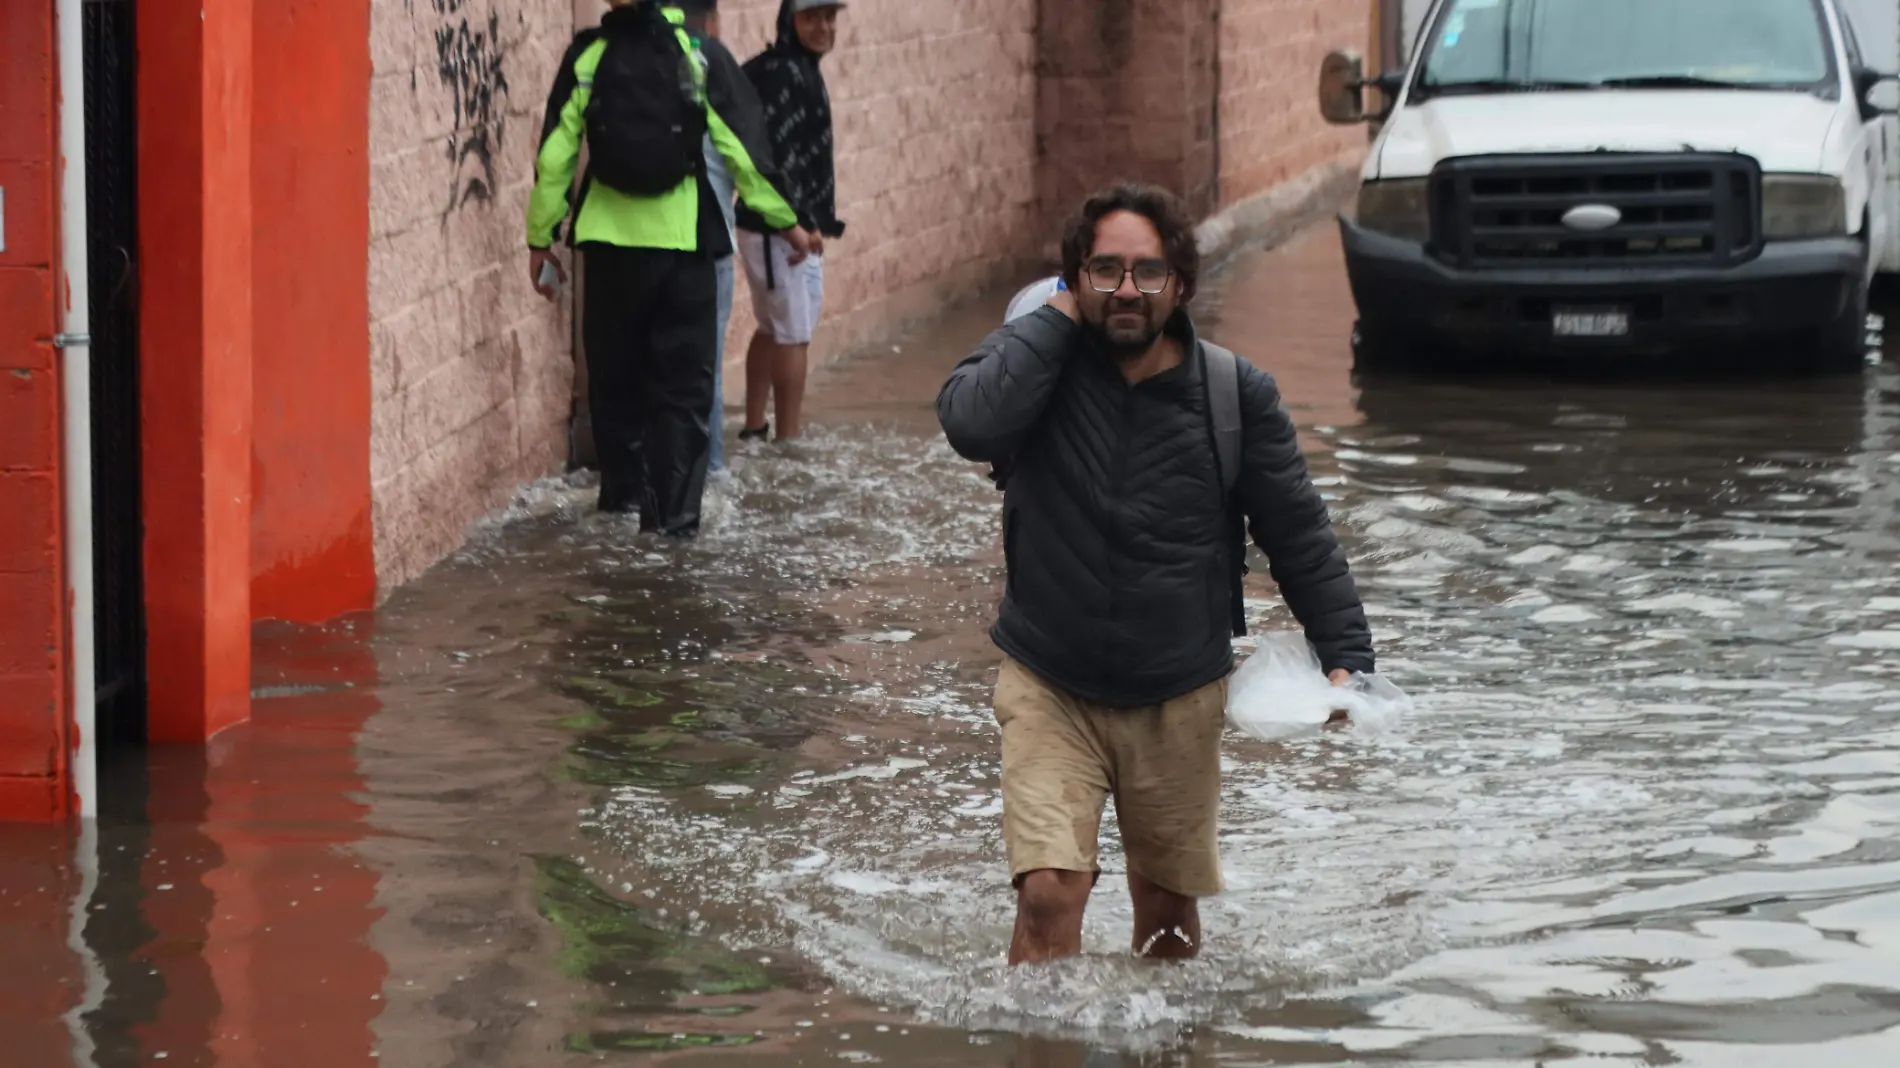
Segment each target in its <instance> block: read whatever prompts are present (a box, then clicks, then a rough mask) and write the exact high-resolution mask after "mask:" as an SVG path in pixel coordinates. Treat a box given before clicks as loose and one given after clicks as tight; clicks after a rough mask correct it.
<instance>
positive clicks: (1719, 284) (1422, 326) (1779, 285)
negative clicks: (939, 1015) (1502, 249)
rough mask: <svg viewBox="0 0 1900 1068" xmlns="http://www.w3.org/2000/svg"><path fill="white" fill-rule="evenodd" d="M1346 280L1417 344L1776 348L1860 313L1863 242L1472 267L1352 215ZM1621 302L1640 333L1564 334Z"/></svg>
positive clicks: (1509, 348)
mask: <svg viewBox="0 0 1900 1068" xmlns="http://www.w3.org/2000/svg"><path fill="white" fill-rule="evenodd" d="M1339 228H1340V236H1341V239H1342V241H1343V243H1344V245H1345V250H1346V273H1347V276H1348V277H1349V278H1350V279H1351V282H1352V295H1353V300H1354V301H1355V302H1356V303H1357V304H1358V307H1359V318H1360V322H1361V325H1362V329H1364V330H1365V332H1367V333H1368V334H1370V335H1373V336H1378V337H1386V338H1394V339H1401V340H1404V341H1406V342H1408V343H1423V344H1427V345H1440V346H1447V347H1453V348H1458V349H1464V350H1469V351H1479V352H1492V353H1497V352H1509V353H1512V354H1522V355H1528V356H1537V355H1549V356H1559V355H1564V354H1567V353H1587V352H1591V351H1597V352H1605V353H1610V352H1628V353H1650V352H1666V351H1673V350H1677V349H1682V348H1687V347H1702V346H1737V345H1746V344H1750V343H1754V344H1760V343H1763V342H1771V343H1772V342H1773V341H1775V340H1777V339H1784V338H1788V337H1791V336H1795V335H1799V334H1802V333H1806V332H1810V331H1814V330H1818V329H1821V328H1823V327H1826V326H1828V325H1830V324H1832V323H1835V322H1837V321H1838V320H1839V318H1840V316H1841V315H1842V314H1843V313H1844V312H1846V310H1847V309H1848V308H1849V307H1851V306H1852V302H1853V301H1854V300H1855V299H1856V295H1857V290H1858V288H1859V286H1860V285H1861V284H1862V271H1863V270H1864V265H1865V263H1866V259H1865V253H1864V252H1863V250H1862V248H1861V244H1860V241H1859V239H1858V238H1853V237H1832V238H1820V239H1816V240H1809V241H1785V242H1773V243H1770V244H1768V245H1767V246H1765V247H1764V248H1763V250H1762V252H1761V254H1760V255H1759V256H1757V257H1755V258H1754V259H1751V260H1749V261H1747V262H1745V263H1742V264H1738V265H1736V266H1733V267H1663V266H1649V265H1617V264H1604V263H1598V264H1593V265H1592V266H1589V267H1566V268H1547V267H1523V268H1508V269H1484V270H1467V269H1461V268H1456V267H1450V266H1447V265H1446V264H1444V263H1441V262H1439V261H1438V260H1437V259H1434V258H1433V257H1431V256H1428V255H1426V253H1425V250H1424V248H1423V246H1420V245H1417V244H1414V243H1412V242H1409V241H1404V240H1400V239H1398V238H1394V237H1388V236H1386V235H1385V234H1380V233H1375V232H1373V231H1371V230H1366V229H1364V228H1362V227H1360V226H1359V225H1358V224H1357V223H1355V222H1354V221H1353V220H1351V219H1348V218H1345V217H1344V216H1342V217H1341V218H1340V220H1339ZM1571 307H1575V308H1585V309H1591V308H1604V307H1616V308H1619V309H1623V310H1626V311H1627V312H1628V314H1629V333H1628V334H1626V335H1624V336H1621V337H1612V338H1569V337H1559V336H1557V335H1556V333H1555V331H1554V330H1553V327H1552V315H1553V312H1554V311H1555V310H1557V309H1559V308H1571Z"/></svg>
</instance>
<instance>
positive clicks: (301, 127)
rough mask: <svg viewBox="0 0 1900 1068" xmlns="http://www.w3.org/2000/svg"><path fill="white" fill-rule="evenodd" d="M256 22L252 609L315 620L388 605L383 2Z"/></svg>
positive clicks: (291, 4)
mask: <svg viewBox="0 0 1900 1068" xmlns="http://www.w3.org/2000/svg"><path fill="white" fill-rule="evenodd" d="M253 18H254V20H255V21H254V27H253V40H254V41H255V42H256V56H255V63H256V69H257V71H258V72H259V75H260V76H259V77H258V78H257V79H256V82H255V87H254V93H255V96H254V100H253V109H254V110H253V113H252V139H251V158H252V168H251V194H252V203H253V204H255V205H256V210H255V225H256V245H255V255H254V259H253V274H252V277H253V290H252V311H253V327H252V336H253V339H254V340H253V352H254V362H253V367H252V375H253V378H252V386H253V390H254V402H255V411H256V415H255V422H254V426H253V439H252V465H251V471H252V475H251V493H252V505H253V510H252V521H251V522H252V525H251V568H252V572H251V573H252V586H251V599H252V604H251V609H252V614H253V615H254V616H255V617H256V618H258V619H287V620H292V621H296V622H306V623H309V622H318V621H321V620H325V619H330V618H332V617H335V616H337V615H340V614H342V613H344V612H349V611H356V610H360V609H366V608H370V607H373V606H374V604H375V600H376V560H375V551H374V529H373V526H372V517H371V512H370V433H369V426H370V362H369V87H370V75H371V70H370V51H369V48H370V41H369V34H370V26H369V19H370V6H369V5H368V4H366V3H337V2H335V0H273V2H272V3H266V4H257V5H255V8H254V14H253ZM265 72H268V76H264V74H265Z"/></svg>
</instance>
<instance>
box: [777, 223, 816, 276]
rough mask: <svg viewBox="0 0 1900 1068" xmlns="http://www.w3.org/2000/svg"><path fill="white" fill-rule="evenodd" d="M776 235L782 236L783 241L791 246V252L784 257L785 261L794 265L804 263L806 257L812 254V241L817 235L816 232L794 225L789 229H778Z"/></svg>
mask: <svg viewBox="0 0 1900 1068" xmlns="http://www.w3.org/2000/svg"><path fill="white" fill-rule="evenodd" d="M778 236H780V237H782V238H784V239H785V243H786V244H788V245H790V246H792V254H791V255H789V256H787V257H785V262H786V263H789V264H791V265H792V266H794V267H796V266H798V265H799V264H801V263H804V262H805V259H806V257H808V256H810V255H811V254H812V251H813V250H812V242H813V240H814V239H815V238H816V237H817V235H816V234H813V233H812V232H811V231H810V230H807V229H805V228H804V227H802V226H794V227H792V228H791V229H790V230H780V231H779V234H778Z"/></svg>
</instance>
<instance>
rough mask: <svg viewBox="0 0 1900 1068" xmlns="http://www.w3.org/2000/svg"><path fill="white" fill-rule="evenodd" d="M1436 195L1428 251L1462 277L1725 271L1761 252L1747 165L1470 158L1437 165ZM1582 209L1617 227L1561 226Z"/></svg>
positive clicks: (1613, 158)
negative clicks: (1518, 270) (1556, 269)
mask: <svg viewBox="0 0 1900 1068" xmlns="http://www.w3.org/2000/svg"><path fill="white" fill-rule="evenodd" d="M1431 196H1432V200H1431V205H1432V246H1433V250H1434V252H1435V253H1436V254H1437V255H1438V256H1439V258H1440V259H1443V260H1445V261H1446V262H1448V263H1452V264H1455V265H1457V266H1460V267H1475V268H1484V267H1526V266H1583V265H1585V264H1594V263H1606V262H1619V263H1628V264H1632V265H1634V264H1655V265H1658V266H1661V265H1669V266H1677V265H1684V266H1687V265H1720V264H1728V263H1735V262H1739V261H1741V260H1745V259H1748V258H1750V257H1752V256H1754V255H1755V254H1756V253H1757V252H1759V251H1760V250H1761V228H1760V226H1759V225H1758V223H1757V220H1758V219H1759V218H1760V217H1761V208H1760V204H1761V168H1760V167H1759V166H1758V165H1757V164H1756V163H1755V161H1754V160H1752V159H1749V158H1748V157H1746V156H1736V155H1715V154H1696V153H1681V154H1669V155H1622V154H1615V155H1612V154H1605V153H1593V154H1591V155H1585V156H1473V157H1466V158H1462V159H1452V160H1446V161H1445V162H1443V163H1441V164H1439V166H1438V167H1437V169H1436V170H1434V171H1433V172H1432V185H1431ZM1583 205H1602V206H1607V207H1612V208H1615V209H1617V211H1618V212H1619V213H1620V214H1621V219H1620V221H1618V222H1617V223H1616V224H1615V225H1614V226H1611V227H1609V228H1608V229H1603V230H1597V231H1594V232H1592V231H1585V230H1579V229H1575V228H1573V227H1570V226H1567V225H1565V223H1564V215H1565V214H1566V213H1567V212H1569V211H1570V210H1571V209H1572V208H1576V207H1580V206H1583Z"/></svg>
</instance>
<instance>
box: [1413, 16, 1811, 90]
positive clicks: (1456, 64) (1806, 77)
mask: <svg viewBox="0 0 1900 1068" xmlns="http://www.w3.org/2000/svg"><path fill="white" fill-rule="evenodd" d="M1429 32H1430V35H1431V36H1430V39H1429V41H1428V42H1427V46H1426V50H1425V57H1424V62H1423V66H1422V69H1421V71H1420V74H1419V80H1418V87H1419V88H1420V89H1422V90H1424V91H1425V92H1426V93H1428V94H1430V95H1433V96H1444V95H1453V94H1458V93H1506V92H1524V91H1530V90H1539V89H1616V88H1658V89H1669V88H1736V89H1808V88H1813V87H1815V86H1817V85H1820V84H1822V83H1824V82H1825V81H1826V80H1827V78H1828V76H1829V74H1830V73H1831V72H1832V70H1833V63H1832V62H1831V55H1832V53H1831V51H1830V49H1829V47H1828V35H1827V31H1826V29H1825V27H1824V24H1823V23H1822V21H1821V11H1820V7H1819V5H1818V4H1816V3H1815V0H1447V3H1446V4H1445V6H1444V8H1443V9H1442V12H1441V14H1440V15H1439V17H1438V19H1437V20H1436V22H1435V23H1433V24H1432V26H1431V28H1430V30H1429Z"/></svg>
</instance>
